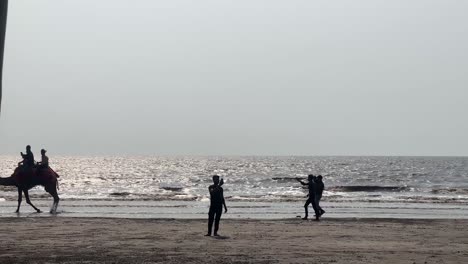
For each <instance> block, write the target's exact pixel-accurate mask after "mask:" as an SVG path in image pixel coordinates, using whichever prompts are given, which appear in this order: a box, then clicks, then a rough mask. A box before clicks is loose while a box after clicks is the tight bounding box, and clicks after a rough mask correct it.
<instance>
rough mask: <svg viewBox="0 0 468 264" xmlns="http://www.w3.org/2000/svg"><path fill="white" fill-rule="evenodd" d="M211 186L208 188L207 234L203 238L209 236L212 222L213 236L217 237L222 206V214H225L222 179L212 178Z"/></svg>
mask: <svg viewBox="0 0 468 264" xmlns="http://www.w3.org/2000/svg"><path fill="white" fill-rule="evenodd" d="M213 183H214V184H213V185H210V187H208V191H209V192H210V211H209V212H208V233H207V234H206V235H205V236H211V229H212V227H213V221H214V224H215V226H214V236H219V235H218V229H219V220H221V215H222V213H223V206H224V213H227V207H226V202H225V200H224V195H223V188H222V187H221V186H222V185H223V183H224V181H223V179H221V181H220V180H219V176H218V175H214V176H213Z"/></svg>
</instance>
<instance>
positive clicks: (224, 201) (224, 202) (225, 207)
mask: <svg viewBox="0 0 468 264" xmlns="http://www.w3.org/2000/svg"><path fill="white" fill-rule="evenodd" d="M221 194H222V195H223V205H224V213H227V206H226V200H225V199H224V194H223V193H221Z"/></svg>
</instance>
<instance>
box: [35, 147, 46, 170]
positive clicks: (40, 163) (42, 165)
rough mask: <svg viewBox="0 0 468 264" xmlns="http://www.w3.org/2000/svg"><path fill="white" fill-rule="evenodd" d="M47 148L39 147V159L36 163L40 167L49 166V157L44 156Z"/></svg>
mask: <svg viewBox="0 0 468 264" xmlns="http://www.w3.org/2000/svg"><path fill="white" fill-rule="evenodd" d="M46 152H47V150H45V149H41V161H40V162H38V163H37V165H38V166H39V168H40V169H46V168H48V167H49V157H47V156H46Z"/></svg>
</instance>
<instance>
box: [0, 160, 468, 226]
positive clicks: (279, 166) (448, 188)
mask: <svg viewBox="0 0 468 264" xmlns="http://www.w3.org/2000/svg"><path fill="white" fill-rule="evenodd" d="M49 158H50V166H51V167H52V168H53V169H54V170H55V171H56V172H57V173H58V174H59V175H60V178H59V195H60V198H61V200H60V204H59V207H58V213H57V215H53V216H51V215H50V214H49V213H48V210H49V208H50V206H51V205H52V197H50V196H49V195H48V194H47V193H46V192H45V191H44V188H43V187H40V186H38V187H35V188H33V189H32V190H31V191H30V196H31V201H32V202H33V203H34V204H35V205H36V206H38V207H39V208H40V209H41V210H43V211H45V212H46V213H40V214H39V213H35V211H34V210H33V209H32V208H31V206H29V205H28V204H27V203H26V202H25V200H24V199H23V203H22V207H21V213H19V214H16V213H14V211H15V210H16V206H17V195H18V193H17V190H16V188H15V187H6V186H0V217H117V218H191V219H197V218H200V219H201V218H206V217H207V213H208V207H209V193H208V186H209V185H210V184H212V175H215V174H217V175H220V176H221V177H222V178H223V179H224V182H225V183H224V185H223V188H224V195H225V198H226V203H227V206H228V212H227V213H226V214H224V215H223V218H235V219H239V218H240V219H286V218H298V217H301V216H303V215H304V208H303V204H304V202H305V200H306V199H307V197H306V195H307V189H305V188H304V187H303V186H302V185H301V184H300V183H298V182H297V180H296V178H302V179H304V180H305V179H306V177H307V175H308V174H314V175H322V176H323V182H324V184H325V191H324V194H323V198H322V202H321V206H322V208H323V209H324V210H325V211H326V213H325V214H324V215H323V218H324V219H326V218H426V219H440V218H450V219H468V157H315V156H314V157H302V156H285V157H277V156H275V157H267V156H246V157H241V156H238V157H236V156H233V157H230V156H219V157H218V156H212V157H208V156H50V157H49ZM18 161H19V157H17V156H0V176H2V177H8V176H10V175H11V174H12V172H13V170H14V169H15V166H16V165H17V163H18ZM310 211H311V212H313V210H312V209H310ZM312 214H313V213H312Z"/></svg>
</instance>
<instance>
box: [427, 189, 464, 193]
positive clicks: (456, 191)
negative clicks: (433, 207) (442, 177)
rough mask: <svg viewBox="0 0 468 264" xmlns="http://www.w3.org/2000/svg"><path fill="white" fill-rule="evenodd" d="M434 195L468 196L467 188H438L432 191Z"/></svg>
mask: <svg viewBox="0 0 468 264" xmlns="http://www.w3.org/2000/svg"><path fill="white" fill-rule="evenodd" d="M431 192H432V193H434V194H468V188H440V189H432V190H431Z"/></svg>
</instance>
